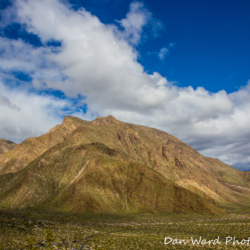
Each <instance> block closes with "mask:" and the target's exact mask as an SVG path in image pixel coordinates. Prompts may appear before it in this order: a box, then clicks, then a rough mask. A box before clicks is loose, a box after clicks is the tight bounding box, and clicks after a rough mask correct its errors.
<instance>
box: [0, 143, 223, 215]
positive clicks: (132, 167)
mask: <svg viewBox="0 0 250 250" xmlns="http://www.w3.org/2000/svg"><path fill="white" fill-rule="evenodd" d="M71 140H72V139H68V140H66V141H64V142H62V143H60V144H58V145H56V146H55V147H53V148H51V149H50V150H48V151H46V152H45V153H44V154H43V155H41V156H40V157H38V158H37V159H36V160H34V161H33V162H32V163H31V164H29V165H28V166H27V167H26V168H24V169H23V170H21V171H19V172H17V173H14V174H6V175H3V176H1V182H0V196H1V201H0V206H2V207H6V208H28V207H32V208H34V209H48V210H53V211H70V212H91V213H152V212H153V213H154V212H161V213H165V212H178V213H188V212H196V213H212V214H220V213H223V211H222V210H221V209H219V208H217V207H216V206H215V204H214V203H213V202H212V201H211V199H209V198H207V199H205V198H202V197H200V196H199V195H197V194H195V193H193V192H191V191H189V190H187V189H185V188H182V187H180V186H178V185H177V184H174V183H173V182H172V181H170V180H168V179H166V178H164V177H163V176H162V175H161V174H159V173H157V172H156V171H154V170H152V169H150V168H149V167H147V166H146V165H143V164H139V163H136V162H130V163H129V162H128V161H125V160H122V159H123V157H126V155H125V154H123V153H122V152H118V151H117V150H113V149H111V148H109V147H107V146H105V145H104V144H102V143H90V144H89V143H80V144H74V143H73V142H72V141H71Z"/></svg>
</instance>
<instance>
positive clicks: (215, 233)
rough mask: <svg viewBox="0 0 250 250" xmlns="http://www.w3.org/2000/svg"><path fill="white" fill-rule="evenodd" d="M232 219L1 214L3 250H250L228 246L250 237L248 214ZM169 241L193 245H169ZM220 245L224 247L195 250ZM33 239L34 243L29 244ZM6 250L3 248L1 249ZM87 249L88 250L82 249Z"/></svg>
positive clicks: (231, 213) (238, 213) (236, 212)
mask: <svg viewBox="0 0 250 250" xmlns="http://www.w3.org/2000/svg"><path fill="white" fill-rule="evenodd" d="M228 212H229V214H228V215H223V216H218V215H198V214H144V215H141V214H140V215H137V214H130V215H124V214H123V215H121V214H74V213H52V212H51V213H45V212H42V211H40V212H39V211H32V210H23V211H22V210H1V211H0V246H2V249H6V250H7V249H8V250H11V249H13V250H14V249H15V250H16V249H23V250H24V249H73V248H74V249H80V247H81V246H82V247H83V246H84V247H85V248H84V249H96V250H97V249H110V250H111V249H114V250H118V249H133V250H134V249H161V250H162V249H201V248H204V249H232V247H233V249H248V248H249V245H248V244H247V242H245V244H243V245H241V244H235V245H233V241H231V242H229V243H228V244H227V245H226V241H225V239H226V237H235V240H238V241H239V242H241V241H242V240H244V239H245V240H247V239H248V237H249V233H250V227H249V226H250V212H249V209H243V210H242V209H241V211H240V210H231V211H228ZM165 237H170V238H172V239H173V240H174V239H178V240H186V241H189V242H188V243H187V244H186V245H184V244H175V245H173V244H168V245H165V244H164V239H165ZM191 237H192V238H193V240H194V239H197V240H199V239H200V237H201V239H205V240H207V241H208V240H215V239H218V237H219V241H220V242H221V243H220V244H216V245H213V244H212V243H211V244H210V245H209V244H205V245H201V244H195V245H193V244H192V241H191ZM27 239H29V240H27ZM0 249H1V248H0ZM82 249H83V248H82Z"/></svg>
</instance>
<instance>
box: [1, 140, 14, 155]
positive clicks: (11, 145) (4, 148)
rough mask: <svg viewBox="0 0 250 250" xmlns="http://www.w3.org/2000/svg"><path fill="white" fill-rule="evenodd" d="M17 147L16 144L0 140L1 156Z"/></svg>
mask: <svg viewBox="0 0 250 250" xmlns="http://www.w3.org/2000/svg"><path fill="white" fill-rule="evenodd" d="M15 146H16V143H15V142H12V141H8V140H5V139H4V138H2V139H0V154H3V153H6V152H8V151H10V150H11V149H13V148H14V147H15Z"/></svg>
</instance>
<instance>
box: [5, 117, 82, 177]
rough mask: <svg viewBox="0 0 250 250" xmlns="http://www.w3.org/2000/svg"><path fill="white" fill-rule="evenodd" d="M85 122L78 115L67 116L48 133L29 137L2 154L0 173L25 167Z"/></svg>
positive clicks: (12, 171) (11, 171)
mask: <svg viewBox="0 0 250 250" xmlns="http://www.w3.org/2000/svg"><path fill="white" fill-rule="evenodd" d="M84 123H85V121H83V120H81V119H79V118H77V117H71V116H65V118H64V120H63V123H62V124H61V125H57V126H55V127H54V128H52V129H51V130H50V131H49V132H48V133H47V134H45V135H42V136H39V137H37V138H34V137H33V138H29V139H27V140H25V141H23V142H22V143H20V144H18V145H17V146H16V147H15V148H14V149H12V150H10V151H9V152H7V153H5V154H2V155H0V175H1V174H7V173H14V172H17V171H19V170H21V169H23V168H24V167H26V166H27V165H28V164H29V163H30V162H32V161H33V160H34V159H35V158H37V157H38V156H40V155H41V154H43V153H44V152H45V151H46V150H48V149H49V148H51V147H53V146H54V145H56V144H57V143H59V142H61V141H62V140H63V139H64V138H65V136H66V135H67V134H69V133H70V132H72V131H73V130H74V129H75V128H77V127H78V126H80V125H82V124H84Z"/></svg>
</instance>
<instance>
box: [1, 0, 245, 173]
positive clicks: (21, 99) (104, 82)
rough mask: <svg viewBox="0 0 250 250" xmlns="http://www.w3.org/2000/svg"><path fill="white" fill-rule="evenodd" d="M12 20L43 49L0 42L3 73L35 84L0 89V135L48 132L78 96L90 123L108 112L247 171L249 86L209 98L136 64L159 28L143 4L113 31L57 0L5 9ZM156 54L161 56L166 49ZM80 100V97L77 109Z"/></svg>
mask: <svg viewBox="0 0 250 250" xmlns="http://www.w3.org/2000/svg"><path fill="white" fill-rule="evenodd" d="M13 13H14V14H13ZM13 15H14V16H15V21H16V22H18V23H20V24H22V25H23V26H24V27H25V29H26V30H27V31H28V32H30V33H33V34H35V35H37V36H38V37H39V38H40V40H41V42H42V44H43V46H41V47H34V46H33V45H31V44H28V43H26V42H24V41H23V40H13V39H8V38H3V37H2V38H0V45H1V55H2V57H1V59H0V68H1V72H2V74H4V75H6V74H10V73H11V72H13V71H17V70H18V71H22V72H26V73H27V74H28V75H30V77H31V78H32V81H31V83H29V84H28V85H27V86H26V89H27V90H25V89H22V90H20V88H19V89H15V88H12V89H8V88H7V87H6V83H5V84H1V85H0V87H1V92H0V94H1V96H0V109H1V114H4V116H1V118H0V119H1V121H0V124H1V125H0V126H1V128H0V129H1V131H2V137H4V136H6V138H7V139H10V137H9V135H10V134H12V135H13V136H12V137H13V138H14V135H15V136H16V138H18V139H21V138H23V137H29V136H35V135H37V134H39V133H41V132H42V131H44V130H45V128H46V130H48V129H49V127H52V126H53V125H55V124H56V123H59V120H60V119H61V118H60V116H58V115H57V114H56V113H59V112H60V111H61V112H62V110H64V108H65V106H68V107H69V106H70V105H72V104H69V101H68V100H67V98H78V97H79V96H81V97H84V98H85V99H84V103H86V104H87V106H88V110H87V113H86V114H84V113H83V112H81V111H79V112H77V113H76V111H72V114H77V115H78V116H80V117H82V118H84V117H87V118H88V119H90V118H91V117H95V116H96V115H99V116H106V115H109V114H111V115H114V116H115V117H116V118H117V119H120V120H122V121H126V122H132V123H136V124H143V125H146V126H150V127H155V128H158V129H161V130H163V131H166V132H168V133H170V134H172V135H175V136H177V137H178V138H179V139H181V140H183V141H185V142H186V143H188V144H190V145H191V146H193V147H194V148H195V149H196V150H198V151H199V152H201V153H202V154H204V155H207V156H212V157H217V158H219V159H221V160H223V161H224V162H226V163H228V164H230V165H233V166H235V167H237V168H242V169H243V168H250V156H249V151H250V131H249V122H250V115H249V114H250V82H248V84H247V85H246V86H245V87H242V88H241V89H240V90H238V91H237V92H234V93H230V94H227V93H226V92H225V91H224V90H221V91H219V92H217V93H210V92H208V91H207V90H205V89H204V88H202V87H199V88H197V89H193V88H192V87H188V88H180V87H178V86H176V85H175V84H174V83H171V82H169V81H168V80H167V79H166V78H164V77H162V76H161V75H160V74H159V73H157V72H154V73H153V74H148V73H147V72H145V71H144V68H143V66H142V65H141V64H140V63H138V61H137V59H138V56H139V54H138V51H137V50H136V46H137V45H138V44H139V43H140V42H141V39H143V34H144V33H143V32H144V28H145V27H148V25H150V24H151V29H152V30H154V29H155V25H159V26H160V24H159V23H158V24H155V23H154V24H155V25H152V22H154V20H153V17H152V13H150V12H149V11H148V10H147V9H146V8H145V7H144V5H143V4H142V3H140V2H133V3H131V5H130V9H129V12H128V14H127V15H126V17H125V18H124V19H122V20H120V21H117V22H116V23H117V25H115V24H109V25H107V24H103V23H102V22H101V21H100V20H99V19H98V18H97V17H96V16H93V15H92V14H91V13H90V12H88V11H86V10H85V9H84V8H82V9H79V10H78V11H74V10H73V9H71V8H70V5H69V4H63V3H62V2H61V1H57V0H44V1H38V0H25V1H24V0H19V1H16V2H14V4H13V6H12V7H11V8H9V9H7V10H5V15H4V16H5V21H4V22H5V23H8V17H9V16H13ZM45 17H46V18H45ZM9 21H10V20H9ZM50 41H59V42H60V44H61V46H60V47H58V48H54V47H53V46H49V45H48V43H49V42H50ZM160 53H161V54H159V57H160V58H161V57H162V58H164V56H165V55H166V51H161V52H160ZM201 85H202V83H201ZM28 89H33V90H34V92H32V93H33V94H30V93H29V91H28ZM44 90H59V91H61V92H63V93H64V94H65V96H66V97H67V98H66V99H59V98H56V97H54V96H49V95H39V94H38V93H39V91H44ZM2 91H3V92H2ZM36 91H37V92H36ZM26 100H29V104H28V103H27V102H26ZM80 102H83V99H81V100H80V101H79V103H77V104H75V105H80V104H81V103H80ZM25 103H27V104H25ZM72 110H73V109H72ZM18 114H19V115H18ZM38 114H39V115H38ZM38 116H39V117H38ZM26 121H28V122H26ZM38 121H39V123H38ZM40 123H41V124H40ZM45 123H46V125H45ZM9 124H15V126H16V127H15V126H12V127H11V126H10V127H9ZM24 124H25V125H24ZM27 124H28V125H27ZM47 128H48V129H47Z"/></svg>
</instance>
